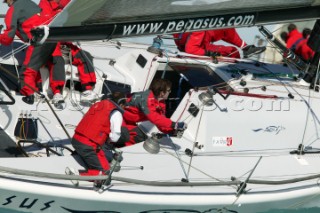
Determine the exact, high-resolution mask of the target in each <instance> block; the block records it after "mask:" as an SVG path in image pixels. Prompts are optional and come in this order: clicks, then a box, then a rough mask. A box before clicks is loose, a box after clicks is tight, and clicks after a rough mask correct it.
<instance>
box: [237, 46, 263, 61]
mask: <svg viewBox="0 0 320 213" xmlns="http://www.w3.org/2000/svg"><path fill="white" fill-rule="evenodd" d="M265 50H266V47H256V46H254V45H247V46H245V47H244V48H243V49H242V51H243V57H244V58H249V57H250V56H252V55H256V54H260V53H263V52H264V51H265Z"/></svg>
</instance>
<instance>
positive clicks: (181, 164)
mask: <svg viewBox="0 0 320 213" xmlns="http://www.w3.org/2000/svg"><path fill="white" fill-rule="evenodd" d="M167 137H168V139H169V141H170V142H171V144H172V146H173V150H174V152H175V153H176V155H177V159H178V161H179V163H180V166H181V168H182V171H183V173H184V175H185V177H186V180H187V182H189V177H188V174H187V172H186V169H185V168H184V166H183V163H182V160H181V156H180V154H179V152H177V147H176V145H175V144H174V143H173V141H172V140H171V139H170V137H169V135H167Z"/></svg>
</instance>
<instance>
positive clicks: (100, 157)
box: [66, 93, 129, 184]
mask: <svg viewBox="0 0 320 213" xmlns="http://www.w3.org/2000/svg"><path fill="white" fill-rule="evenodd" d="M114 97H115V98H114V99H113V100H114V101H115V102H113V101H111V100H108V99H104V100H101V101H99V102H96V103H95V104H93V105H92V106H91V107H90V108H89V110H88V111H87V113H86V114H85V115H84V116H83V118H82V120H81V121H80V123H79V124H78V126H77V128H76V129H75V134H74V135H73V138H72V141H71V144H72V146H73V147H74V148H75V150H76V151H77V153H78V154H79V155H80V157H81V158H82V159H83V160H84V162H85V163H86V166H87V171H84V172H80V175H83V176H88V175H90V176H91V175H101V174H102V175H103V174H107V173H108V171H109V169H110V165H109V162H108V159H107V152H108V148H107V145H108V144H106V143H116V142H117V141H123V142H124V141H127V140H129V133H128V131H125V130H126V128H125V127H124V128H122V125H123V118H122V112H123V109H122V108H121V105H122V106H123V105H124V103H125V99H124V95H121V94H120V93H119V94H118V95H117V96H114ZM116 102H117V103H118V104H119V105H116V104H115V103H116ZM66 173H68V174H72V173H77V172H75V171H74V169H72V168H69V167H67V168H66ZM75 183H76V184H77V182H75Z"/></svg>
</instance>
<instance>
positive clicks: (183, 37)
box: [173, 32, 191, 52]
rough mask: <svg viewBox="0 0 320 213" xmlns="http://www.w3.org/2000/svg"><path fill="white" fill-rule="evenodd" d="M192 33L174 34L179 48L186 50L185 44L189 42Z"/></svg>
mask: <svg viewBox="0 0 320 213" xmlns="http://www.w3.org/2000/svg"><path fill="white" fill-rule="evenodd" d="M190 34H191V33H188V32H187V33H176V34H173V38H174V42H175V43H176V45H177V48H178V50H180V51H182V52H185V51H186V50H185V46H186V43H187V42H188V39H189V36H190Z"/></svg>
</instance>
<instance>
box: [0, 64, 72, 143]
mask: <svg viewBox="0 0 320 213" xmlns="http://www.w3.org/2000/svg"><path fill="white" fill-rule="evenodd" d="M0 70H2V71H4V72H5V73H6V74H8V75H9V76H11V77H12V78H14V79H16V80H18V81H19V80H20V79H19V78H18V77H17V76H15V75H13V74H12V73H11V72H10V71H9V70H8V69H6V68H5V67H3V66H1V64H0ZM24 85H25V86H27V87H29V88H30V89H31V90H32V91H34V93H36V94H38V95H40V96H41V98H43V99H44V100H45V102H46V103H47V105H48V106H49V108H50V110H51V112H52V113H53V115H54V116H55V118H56V119H57V121H58V123H59V124H60V126H61V128H62V129H63V131H64V132H65V133H66V135H67V137H68V139H69V140H70V141H71V137H70V135H69V133H68V131H67V130H66V128H65V126H64V125H63V123H62V121H61V120H60V118H59V116H58V115H57V113H56V112H55V110H54V109H53V107H52V106H51V104H50V103H49V100H48V99H47V98H46V97H45V96H44V95H42V94H41V93H40V92H39V91H37V90H36V89H35V88H33V87H32V86H30V85H29V84H28V83H26V82H25V83H24Z"/></svg>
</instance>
